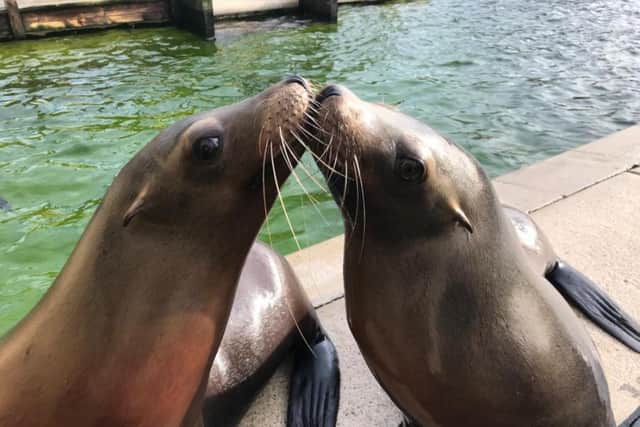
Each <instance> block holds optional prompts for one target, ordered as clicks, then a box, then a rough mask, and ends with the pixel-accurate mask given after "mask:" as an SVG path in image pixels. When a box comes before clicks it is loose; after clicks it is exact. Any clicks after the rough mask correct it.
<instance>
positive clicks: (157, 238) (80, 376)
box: [0, 79, 310, 427]
mask: <svg viewBox="0 0 640 427" xmlns="http://www.w3.org/2000/svg"><path fill="white" fill-rule="evenodd" d="M309 96H310V94H309V91H308V89H307V88H306V87H305V84H304V81H302V80H301V79H290V80H289V81H286V82H283V83H281V84H278V85H275V86H273V87H271V88H269V89H267V90H266V91H264V92H262V93H260V94H258V95H256V96H255V97H252V98H250V99H247V100H245V101H243V102H240V103H238V104H234V105H231V106H227V107H223V108H219V109H216V110H213V111H211V112H208V113H204V114H199V115H196V116H192V117H189V118H187V119H185V120H182V121H180V122H179V123H177V124H175V125H173V126H171V127H170V128H168V129H167V130H165V131H164V132H162V133H161V134H160V135H159V136H157V137H156V138H155V139H154V140H153V141H151V142H150V143H149V144H147V145H146V146H145V147H144V148H143V149H142V150H141V151H140V152H139V153H138V154H137V155H136V156H135V157H134V158H133V159H132V160H131V161H130V162H129V163H128V164H127V165H126V166H125V167H124V168H123V169H122V170H121V171H120V173H119V174H118V176H117V177H116V178H115V180H114V182H113V184H112V185H111V187H110V188H109V190H108V192H107V194H106V195H105V197H104V200H103V201H102V203H101V205H100V207H99V208H98V209H97V211H96V213H95V214H94V216H93V218H92V219H91V221H90V223H89V225H88V226H87V228H86V230H85V231H84V233H83V235H82V237H81V239H80V241H79V242H78V244H77V246H76V248H75V249H74V251H73V253H72V254H71V256H70V258H69V260H68V261H67V263H66V265H65V266H64V268H63V269H62V271H61V272H60V274H59V275H58V277H57V279H56V280H55V282H54V284H53V285H52V287H51V288H50V289H49V291H48V292H47V293H46V295H45V296H44V297H43V298H42V300H41V301H40V302H39V303H38V304H37V305H36V307H35V308H34V309H33V310H32V311H31V313H29V314H28V315H27V316H26V317H25V318H24V319H23V320H22V321H21V322H20V323H19V324H18V325H17V326H16V327H15V328H14V329H13V330H12V331H11V332H10V333H9V334H7V335H6V336H5V337H4V339H3V340H2V343H1V345H0V378H2V381H1V382H0V425H2V426H62V425H64V426H140V427H142V426H145V427H146V426H149V427H151V426H153V427H157V426H191V425H193V424H195V423H198V422H201V401H202V398H203V396H204V392H205V387H206V384H207V381H206V380H207V377H208V375H207V374H208V372H209V368H210V366H211V363H212V360H213V356H214V355H215V353H216V350H217V348H218V346H219V343H220V341H221V339H222V335H223V331H224V327H225V324H226V322H227V318H228V316H229V313H230V310H231V306H232V303H233V298H234V293H235V288H236V285H237V283H238V279H239V276H240V272H241V269H242V266H243V264H244V261H245V258H246V256H247V253H248V252H249V249H250V247H251V246H252V244H253V242H254V239H255V236H256V234H257V233H258V230H259V228H260V225H261V224H262V222H263V220H264V218H265V214H266V212H267V210H268V208H269V207H270V206H271V204H272V203H273V200H274V198H275V197H276V192H277V187H278V186H279V185H281V184H282V182H283V181H284V180H285V179H286V178H287V176H288V175H289V173H290V169H289V167H288V166H287V162H286V161H285V159H284V158H283V155H282V153H283V151H282V150H281V145H280V143H279V141H280V138H276V135H280V134H282V135H284V138H287V139H288V138H289V133H290V131H292V130H294V129H295V128H296V127H297V126H299V125H300V123H301V122H302V120H303V117H304V114H305V110H306V108H307V106H308V104H309ZM294 150H297V152H298V154H300V153H301V151H302V149H301V148H298V147H294ZM267 156H268V158H269V161H268V162H265V161H264V159H265V157H267ZM265 164H266V165H267V167H266V168H265V167H264V165H265ZM271 165H272V166H271ZM276 184H277V185H276Z"/></svg>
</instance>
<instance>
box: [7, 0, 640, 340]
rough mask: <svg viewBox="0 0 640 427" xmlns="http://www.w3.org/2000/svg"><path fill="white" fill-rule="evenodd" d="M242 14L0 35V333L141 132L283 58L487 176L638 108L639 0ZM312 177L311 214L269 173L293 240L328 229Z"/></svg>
mask: <svg viewBox="0 0 640 427" xmlns="http://www.w3.org/2000/svg"><path fill="white" fill-rule="evenodd" d="M257 26H258V27H259V28H258V29H259V31H257V32H251V33H243V30H242V29H241V30H238V29H227V30H224V31H222V32H220V33H219V40H218V41H217V42H216V43H211V42H204V41H201V40H199V39H197V38H196V37H193V36H191V35H189V34H186V33H183V32H180V31H177V30H175V29H172V28H153V29H143V30H134V31H128V30H115V31H108V32H101V33H94V34H85V35H79V36H78V35H74V36H66V37H57V38H51V39H46V40H40V41H26V42H19V43H5V44H0V196H2V197H4V198H6V199H7V200H8V201H9V202H10V203H11V204H12V205H13V210H12V211H10V212H2V211H0V335H1V334H2V333H3V332H4V331H6V330H7V329H8V328H9V327H10V326H11V325H12V324H14V323H15V322H16V321H17V320H18V319H20V318H21V317H22V316H23V315H24V314H25V313H26V312H27V311H28V310H29V308H30V307H31V306H32V305H33V304H34V303H35V302H36V301H37V300H38V298H39V297H40V296H41V295H42V294H43V292H44V291H45V290H46V289H47V287H48V286H49V285H50V283H51V282H52V280H53V279H54V278H55V276H56V274H57V272H58V271H59V269H60V268H61V266H62V265H63V263H64V261H65V260H66V259H67V257H68V255H69V253H70V252H71V250H72V249H73V246H74V244H75V242H76V241H77V239H78V237H79V235H80V233H81V232H82V230H83V229H84V226H85V225H86V223H87V221H88V220H89V218H90V216H91V214H92V213H93V211H94V209H95V208H96V206H97V204H98V203H99V201H100V198H101V197H102V195H103V194H104V192H105V189H106V188H107V186H108V185H109V183H110V182H111V180H112V178H113V176H114V175H115V174H116V172H117V171H118V170H119V169H120V168H121V167H122V165H123V164H124V163H125V162H126V161H127V160H128V159H129V158H130V157H131V156H132V155H133V154H134V153H135V152H136V151H137V150H138V149H139V148H140V147H141V146H142V145H144V144H145V143H146V142H147V141H149V140H150V139H151V138H152V137H153V136H154V135H155V134H156V133H157V132H158V131H159V130H160V129H162V128H163V127H165V126H167V125H169V124H170V123H172V122H174V121H176V120H177V119H179V118H181V117H184V116H185V115H188V114H192V113H195V112H199V111H203V110H207V109H211V108H214V107H216V106H220V105H224V104H227V103H231V102H234V101H237V100H240V99H242V98H244V97H246V96H249V95H252V94H254V93H256V92H258V91H260V90H262V89H264V88H265V87H266V86H267V85H269V84H271V83H274V82H276V81H278V80H279V79H280V78H281V77H282V76H284V75H286V74H290V73H300V74H302V75H304V76H305V77H307V78H310V79H312V80H314V81H316V82H327V81H334V82H340V83H344V84H346V85H348V86H349V87H351V88H352V89H353V90H354V91H355V92H357V93H358V94H360V95H361V96H363V97H365V98H367V99H370V100H376V101H384V102H387V103H390V104H394V105H396V106H397V107H398V108H399V109H401V110H402V111H405V112H408V113H410V114H412V115H415V116H417V117H419V118H420V119H423V120H425V121H426V122H428V123H430V124H431V125H432V126H434V127H435V128H437V129H439V130H441V131H443V132H445V133H448V134H449V135H451V136H452V137H453V138H454V139H455V140H457V141H458V142H460V143H461V144H463V145H464V146H466V147H467V148H468V149H469V150H471V152H473V153H474V154H475V155H476V156H477V157H478V158H479V159H480V161H481V162H482V163H483V164H484V166H485V167H486V169H487V170H488V172H489V173H490V174H491V175H493V176H495V175H498V174H501V173H503V172H506V171H509V170H512V169H514V168H518V167H520V166H522V165H525V164H529V163H533V162H535V161H538V160H540V159H542V158H545V157H547V156H550V155H552V154H556V153H558V152H561V151H564V150H566V149H568V148H570V147H573V146H576V145H578V144H582V143H586V142H589V141H591V140H593V139H594V138H596V137H599V136H603V135H606V134H609V133H611V132H614V131H616V130H620V129H622V128H624V127H627V126H629V125H631V124H633V123H635V122H636V121H637V120H638V117H640V2H630V1H623V0H607V1H604V0H600V1H597V0H594V1H576V2H566V1H564V0H562V1H561V0H556V1H554V0H547V1H543V2H531V1H527V0H479V1H476V2H469V1H462V0H433V1H431V2H423V1H417V2H392V3H388V4H385V5H379V6H363V7H343V8H341V9H340V24H339V25H337V26H336V25H325V24H313V25H304V24H302V23H299V22H296V21H295V20H275V21H270V22H268V23H262V24H259V25H257ZM249 27H251V25H250V26H249ZM306 161H307V162H308V163H310V162H309V160H308V159H307V160H306ZM312 167H313V166H312ZM306 182H307V185H308V187H309V188H313V185H312V184H311V183H309V182H308V180H307V181H306ZM314 191H315V192H316V194H315V196H316V197H317V198H318V199H320V200H321V204H320V205H319V210H320V212H321V213H322V215H323V216H324V217H325V219H324V220H323V219H321V217H320V214H318V213H317V212H316V211H315V210H313V209H311V208H310V207H309V204H308V203H307V202H306V201H305V199H304V198H303V197H302V196H301V193H302V192H301V191H300V189H299V188H298V187H297V186H296V185H295V182H294V181H293V180H290V181H289V183H288V184H287V186H286V188H285V189H284V195H285V202H286V205H287V210H288V212H289V215H290V216H291V218H292V222H293V224H294V228H295V231H296V234H297V236H298V239H299V242H300V245H302V246H306V245H309V244H312V243H315V242H318V241H320V240H323V239H325V238H328V237H331V236H334V235H336V234H338V233H340V232H341V223H340V220H339V215H338V212H337V210H336V208H335V206H334V204H333V202H332V201H331V200H330V198H329V197H328V196H327V195H325V194H322V192H320V191H318V190H317V189H314ZM269 223H270V232H271V240H272V241H273V244H274V246H275V247H276V248H277V249H278V250H280V251H281V252H283V253H288V252H291V251H293V250H295V249H296V243H295V242H294V240H293V239H292V237H291V233H290V232H289V230H288V226H287V224H286V221H285V220H284V217H283V213H282V210H281V209H279V208H277V207H276V208H275V209H274V210H273V211H272V213H271V215H270V220H269ZM261 238H263V239H266V240H268V236H267V233H266V232H265V231H263V232H262V233H261Z"/></svg>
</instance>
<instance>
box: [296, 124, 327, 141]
mask: <svg viewBox="0 0 640 427" xmlns="http://www.w3.org/2000/svg"><path fill="white" fill-rule="evenodd" d="M298 129H300V130H301V131H302V132H304V133H305V134H306V135H307V136H308V137H309V138H312V139H314V140H315V141H316V142H318V143H319V144H320V145H327V143H326V142H324V141H323V140H321V139H320V138H318V137H317V136H315V135H314V134H313V133H311V132H309V131H308V130H306V129H305V128H303V127H298ZM318 130H322V129H320V128H318ZM325 133H326V132H325Z"/></svg>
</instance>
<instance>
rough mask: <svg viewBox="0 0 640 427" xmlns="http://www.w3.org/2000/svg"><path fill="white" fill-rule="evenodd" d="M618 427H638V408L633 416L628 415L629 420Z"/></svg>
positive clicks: (639, 418) (639, 412)
mask: <svg viewBox="0 0 640 427" xmlns="http://www.w3.org/2000/svg"><path fill="white" fill-rule="evenodd" d="M619 427H640V408H638V409H636V410H635V412H634V413H633V414H631V415H629V418H627V419H626V420H624V421H623V422H622V424H620V426H619Z"/></svg>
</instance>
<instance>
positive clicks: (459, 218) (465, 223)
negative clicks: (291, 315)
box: [451, 204, 473, 234]
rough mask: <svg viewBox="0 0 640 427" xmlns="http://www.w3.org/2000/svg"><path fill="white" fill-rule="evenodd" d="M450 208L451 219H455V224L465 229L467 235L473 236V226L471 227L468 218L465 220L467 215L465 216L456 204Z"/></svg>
mask: <svg viewBox="0 0 640 427" xmlns="http://www.w3.org/2000/svg"><path fill="white" fill-rule="evenodd" d="M451 207H452V208H453V217H454V218H455V220H456V222H457V223H458V224H459V225H461V226H462V227H464V228H466V229H467V231H468V232H469V233H471V234H473V226H472V225H471V221H469V218H467V214H465V213H464V211H463V210H462V208H461V207H460V206H459V205H457V204H455V205H453V206H451Z"/></svg>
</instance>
